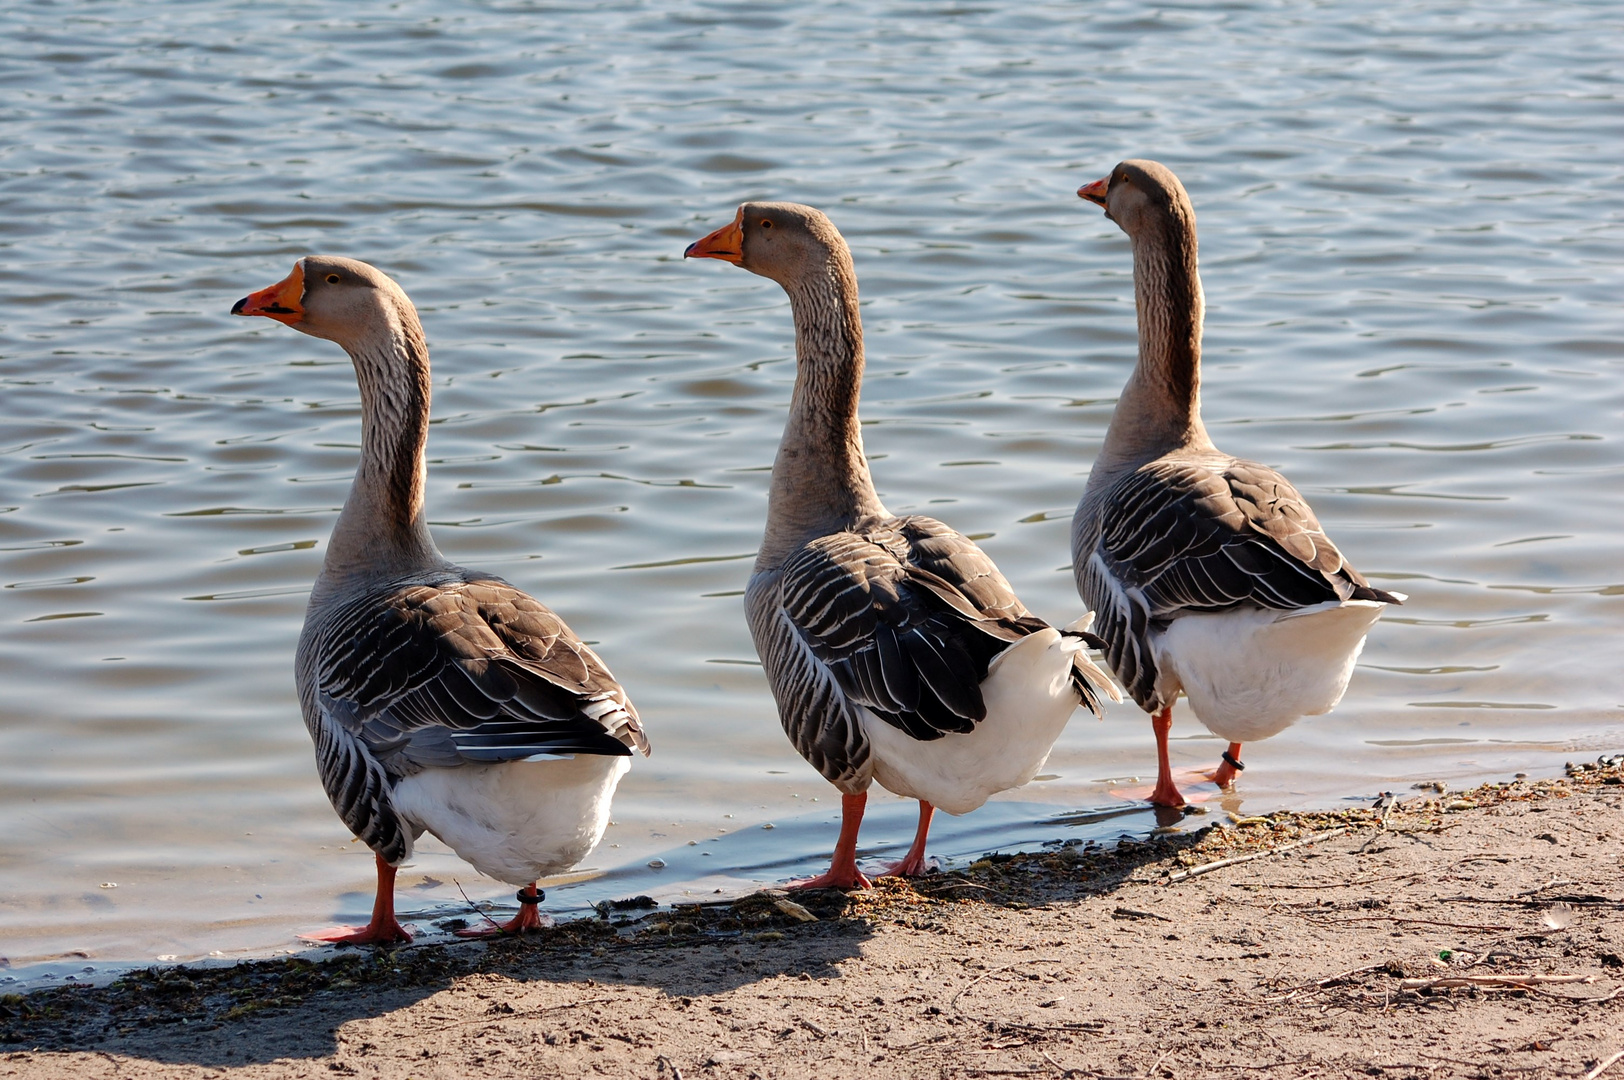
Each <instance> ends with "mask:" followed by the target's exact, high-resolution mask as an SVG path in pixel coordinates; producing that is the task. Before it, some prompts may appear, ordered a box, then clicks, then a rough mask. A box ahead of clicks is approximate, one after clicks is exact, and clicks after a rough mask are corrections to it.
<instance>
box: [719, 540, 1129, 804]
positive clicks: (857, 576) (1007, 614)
mask: <svg viewBox="0 0 1624 1080" xmlns="http://www.w3.org/2000/svg"><path fill="white" fill-rule="evenodd" d="M746 605H747V608H748V610H749V615H750V627H751V632H752V635H753V636H754V638H755V642H756V649H757V651H758V653H759V654H760V656H761V658H762V663H763V665H764V666H765V668H766V672H767V679H768V682H769V684H770V685H771V686H772V690H773V696H774V698H775V699H776V700H777V702H778V709H779V717H780V719H781V720H782V722H783V725H784V730H785V732H786V733H787V734H788V735H789V738H790V741H791V742H792V743H794V745H795V748H796V749H797V750H799V751H800V752H801V755H802V756H803V757H805V758H806V759H807V761H808V762H810V763H811V764H812V765H813V767H814V768H816V769H817V770H818V771H819V772H820V773H822V774H823V776H824V777H825V778H826V779H828V780H829V781H830V782H831V783H833V784H834V785H835V786H836V787H839V788H841V790H843V791H848V792H853V793H855V792H857V791H862V790H864V789H866V788H867V786H868V783H869V779H870V763H869V746H868V743H867V739H866V738H865V737H864V735H863V732H862V726H861V722H860V720H859V713H858V709H859V707H861V708H866V709H868V710H869V711H870V712H872V713H873V714H874V715H875V716H877V717H879V718H880V719H882V720H884V721H885V722H886V723H888V724H891V725H892V726H893V727H896V728H898V729H899V730H901V731H903V732H905V733H906V734H907V735H909V736H910V737H912V738H914V739H918V740H921V741H932V740H935V739H939V738H941V737H942V736H944V735H946V734H949V733H955V732H956V733H968V732H970V731H973V730H974V729H975V725H976V724H977V723H979V722H981V721H982V720H984V719H985V718H986V715H987V708H986V704H985V703H984V701H983V700H982V694H981V683H982V681H983V680H984V679H985V678H986V677H987V668H988V665H989V664H990V663H991V662H992V660H993V659H994V658H995V657H996V656H997V655H998V654H999V653H1001V652H1003V651H1004V650H1005V649H1007V648H1008V647H1009V646H1010V645H1011V644H1013V643H1014V642H1017V641H1019V640H1021V639H1022V638H1024V637H1026V636H1027V635H1029V634H1032V633H1035V632H1037V631H1039V630H1043V629H1045V628H1046V627H1047V624H1046V623H1045V622H1043V620H1041V619H1039V618H1037V617H1036V616H1034V615H1032V614H1031V613H1030V612H1028V611H1027V610H1026V608H1025V607H1024V606H1023V605H1022V604H1021V602H1020V600H1019V599H1018V598H1017V597H1016V596H1015V593H1014V591H1013V590H1012V589H1011V588H1010V585H1009V582H1008V581H1006V580H1005V579H1004V576H1003V575H1002V574H1000V573H999V572H998V568H997V567H996V566H995V565H993V562H992V560H991V559H989V558H988V557H987V556H986V554H985V553H984V552H982V550H981V549H980V548H979V547H977V546H976V545H975V544H974V543H973V542H971V541H970V540H968V539H966V538H965V537H964V536H962V535H960V534H959V533H957V532H954V531H953V530H952V529H950V528H948V527H947V526H946V525H944V524H942V523H941V522H939V521H936V520H933V519H931V518H927V517H901V518H898V517H885V518H880V519H871V520H868V521H863V522H859V523H858V524H857V525H855V526H854V527H852V528H851V529H848V530H843V531H841V532H836V533H831V534H829V535H827V536H821V537H818V538H817V539H815V540H812V541H810V542H808V543H806V544H804V545H803V546H801V547H800V548H799V549H798V550H796V551H795V552H794V553H793V554H791V555H790V556H789V558H787V559H786V560H785V561H784V563H783V564H782V565H781V566H780V567H778V568H777V569H773V570H767V571H762V572H759V573H757V574H756V575H755V576H754V577H753V578H752V579H751V582H750V588H749V590H748V592H747V595H746ZM1084 664H1086V660H1085V661H1084ZM1088 666H1089V667H1090V668H1092V665H1088ZM1093 674H1094V676H1095V677H1096V678H1101V676H1100V674H1099V672H1098V671H1097V669H1094V671H1093ZM1074 681H1075V683H1076V685H1077V687H1078V692H1079V695H1080V696H1081V698H1082V700H1083V702H1084V703H1085V704H1087V705H1088V706H1089V708H1091V709H1093V710H1094V711H1095V712H1096V713H1097V712H1098V711H1099V705H1098V700H1097V699H1098V693H1099V690H1098V688H1097V687H1096V686H1095V685H1094V684H1092V683H1090V682H1089V681H1088V678H1087V676H1086V675H1085V674H1084V668H1083V666H1081V665H1079V666H1078V667H1077V668H1075V669H1074Z"/></svg>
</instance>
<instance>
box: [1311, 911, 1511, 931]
mask: <svg viewBox="0 0 1624 1080" xmlns="http://www.w3.org/2000/svg"><path fill="white" fill-rule="evenodd" d="M1291 914H1293V915H1299V916H1301V917H1302V918H1305V919H1309V920H1310V921H1312V922H1317V923H1322V924H1324V925H1326V926H1337V925H1339V924H1343V923H1362V922H1395V923H1421V924H1423V925H1426V926H1447V927H1448V928H1449V929H1451V930H1478V931H1484V932H1492V933H1496V934H1503V933H1505V932H1506V931H1508V930H1515V929H1516V927H1514V926H1491V925H1489V924H1487V923H1461V922H1444V921H1442V920H1440V919H1412V918H1410V917H1409V916H1407V915H1354V916H1351V917H1350V918H1346V919H1324V918H1318V917H1316V915H1315V914H1314V913H1312V912H1307V911H1302V912H1297V911H1293V912H1291Z"/></svg>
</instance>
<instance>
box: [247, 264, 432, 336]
mask: <svg viewBox="0 0 1624 1080" xmlns="http://www.w3.org/2000/svg"><path fill="white" fill-rule="evenodd" d="M411 311H412V304H411V301H410V300H408V299H407V298H406V294H405V293H404V292H402V291H401V288H400V286H399V285H397V284H395V282H394V281H393V280H392V279H391V278H390V277H389V275H388V274H385V273H384V272H383V271H382V270H379V269H378V268H377V267H375V266H371V265H368V264H367V263H364V262H360V261H359V260H356V259H344V258H340V257H338V256H336V255H307V256H305V257H304V258H302V259H300V260H299V261H298V262H296V263H294V264H293V273H291V274H289V275H288V276H287V277H285V278H283V279H282V280H281V281H279V282H277V283H276V284H275V285H272V286H270V287H268V288H264V289H261V290H259V291H258V292H256V293H250V294H249V295H247V296H245V297H243V298H242V299H241V300H238V301H237V302H236V304H235V305H233V306H232V308H231V313H232V314H233V315H262V316H264V317H265V318H267V319H275V320H276V321H277V322H279V323H284V324H286V325H288V326H291V327H293V328H294V329H295V330H297V331H299V332H300V333H302V334H309V335H311V336H312V337H319V338H325V339H326V340H328V341H334V342H337V343H338V344H339V345H342V346H343V347H344V348H345V349H347V350H349V351H351V352H354V351H356V350H357V349H358V348H360V347H362V346H364V345H365V344H368V343H370V341H371V340H372V339H375V338H376V337H377V336H378V335H379V334H380V333H383V334H386V335H390V336H393V335H395V334H398V333H399V331H400V330H401V329H402V328H403V327H404V326H407V325H411V324H415V323H416V318H415V315H412V316H411V317H409V318H408V317H406V316H407V313H409V312H411Z"/></svg>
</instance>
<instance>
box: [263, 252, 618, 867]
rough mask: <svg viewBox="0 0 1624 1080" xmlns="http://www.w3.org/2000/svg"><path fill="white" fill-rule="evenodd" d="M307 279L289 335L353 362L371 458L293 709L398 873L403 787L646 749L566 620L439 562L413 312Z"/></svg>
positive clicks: (345, 517) (320, 595) (316, 615)
mask: <svg viewBox="0 0 1624 1080" xmlns="http://www.w3.org/2000/svg"><path fill="white" fill-rule="evenodd" d="M300 274H302V287H303V294H302V311H301V312H299V313H298V314H299V318H298V319H297V321H290V323H289V324H290V325H292V326H293V327H294V328H295V329H297V330H300V331H303V332H304V333H308V334H312V335H314V336H317V337H323V338H327V339H328V340H331V341H336V342H337V343H338V344H340V345H342V346H343V347H344V349H345V351H346V352H348V353H349V354H350V358H351V359H352V360H353V361H354V364H355V370H356V376H357V380H358V382H359V385H360V388H361V411H362V424H361V427H362V437H361V442H362V451H361V461H360V464H359V466H358V468H357V470H356V478H355V482H354V484H353V486H352V487H351V490H350V494H349V497H348V499H346V501H345V504H344V510H343V512H342V514H340V516H339V520H338V523H337V525H336V526H335V527H334V529H333V535H332V538H331V539H330V541H329V542H328V548H327V554H326V558H325V560H324V563H323V567H322V572H321V575H320V577H319V578H318V579H317V581H316V585H315V588H314V589H313V590H312V592H311V597H310V605H309V608H308V610H307V612H306V615H305V624H304V631H303V633H302V634H301V635H300V638H299V648H298V654H297V658H296V665H295V666H296V675H297V681H298V689H299V702H300V707H301V709H302V711H303V713H304V719H305V725H306V727H307V728H308V729H309V730H310V735H311V738H312V739H313V740H314V742H315V747H316V762H317V767H318V769H319V771H320V773H321V779H322V786H323V787H324V788H325V789H326V791H327V796H328V798H329V799H330V800H331V802H332V804H333V808H334V809H335V810H336V811H337V812H338V815H339V817H340V818H342V819H343V821H344V823H345V825H347V826H348V827H349V828H350V829H351V831H352V832H354V834H355V835H356V836H358V837H359V838H360V839H361V840H363V841H364V842H365V843H366V844H367V846H369V847H370V848H372V849H373V850H374V851H375V852H377V853H378V854H379V855H380V856H381V857H382V858H383V859H384V860H385V861H386V862H389V863H398V862H399V861H400V860H402V859H404V858H405V857H407V855H409V853H410V851H411V845H412V841H413V839H415V836H416V834H417V832H418V831H419V830H420V828H421V827H420V826H413V825H412V824H411V823H410V822H407V821H405V820H403V818H402V817H401V815H400V814H398V813H397V812H396V811H395V808H394V806H393V804H392V803H391V800H390V793H391V791H392V790H393V788H394V787H395V785H396V784H397V783H399V782H400V781H401V780H402V779H403V778H405V777H408V776H412V775H414V774H417V773H419V772H421V771H423V770H426V769H457V768H459V767H463V766H465V765H472V764H481V763H495V762H508V761H521V760H526V759H533V758H544V757H547V756H550V755H582V754H585V755H608V756H628V755H630V754H631V753H632V751H633V750H634V749H635V750H638V751H641V752H642V753H644V754H647V753H648V742H647V740H646V738H645V737H644V735H643V731H642V725H641V723H640V722H639V720H638V717H637V712H636V710H635V709H633V708H632V705H631V702H630V701H628V700H627V698H626V694H625V692H624V690H622V689H621V687H620V684H619V683H618V682H616V681H615V679H614V676H613V675H611V674H610V672H609V669H608V668H607V667H606V666H604V664H603V662H602V661H601V660H600V659H599V658H598V656H597V655H596V654H595V653H594V652H593V651H592V650H591V649H590V648H588V647H587V646H586V645H585V644H584V643H583V642H582V641H581V639H580V638H579V637H577V636H576V635H575V634H574V633H573V632H572V631H571V630H570V629H569V627H568V626H566V625H565V624H564V621H563V620H562V619H560V618H559V617H558V616H557V615H555V614H554V613H553V612H552V611H550V610H548V609H547V607H546V606H545V605H543V604H541V603H540V602H539V601H537V600H535V599H533V598H532V597H530V596H528V595H526V594H525V593H524V592H522V591H520V590H519V589H517V588H515V587H514V586H513V585H510V584H508V583H507V582H505V581H503V580H501V579H500V578H497V577H494V576H492V575H489V574H483V573H480V572H478V571H474V570H468V569H465V568H463V567H460V566H455V565H453V564H451V563H450V562H448V561H447V560H446V559H445V557H444V556H442V555H441V554H440V552H439V550H438V549H437V548H436V547H435V545H434V541H433V539H432V537H430V535H429V532H428V526H427V524H426V522H425V520H424V517H423V481H424V469H425V465H424V456H423V452H424V445H425V443H426V440H427V429H428V410H429V367H428V348H427V345H426V344H425V342H424V338H423V332H422V327H421V325H420V324H419V322H418V318H417V312H416V309H415V308H414V307H413V306H412V303H411V301H410V300H409V299H407V297H406V295H405V293H404V292H402V291H401V290H400V288H399V286H397V285H396V284H395V283H394V282H393V281H391V280H390V279H389V278H388V277H387V276H385V275H384V274H382V273H380V272H379V271H378V270H376V269H375V268H373V267H371V266H368V265H367V264H366V263H361V262H356V261H354V260H350V259H339V258H333V257H325V256H310V257H308V258H305V259H303V260H301V261H300V263H299V266H298V268H297V269H296V270H295V275H300ZM291 280H293V279H292V278H290V281H291ZM256 295H257V294H256ZM238 307H239V309H241V308H242V305H241V304H239V305H238ZM272 310H273V311H274V310H275V309H272ZM254 313H256V314H257V313H262V312H257V311H256V312H254ZM289 314H290V318H291V314H292V313H289ZM285 321H286V320H285Z"/></svg>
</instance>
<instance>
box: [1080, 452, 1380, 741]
mask: <svg viewBox="0 0 1624 1080" xmlns="http://www.w3.org/2000/svg"><path fill="white" fill-rule="evenodd" d="M1097 536H1098V539H1097V541H1096V543H1095V545H1094V546H1093V548H1092V549H1091V550H1089V551H1086V552H1085V551H1079V552H1077V553H1076V558H1077V560H1078V562H1077V567H1076V572H1077V580H1078V588H1079V591H1080V592H1081V594H1082V597H1083V600H1084V601H1085V602H1086V603H1087V604H1088V605H1089V606H1090V607H1091V608H1092V609H1094V611H1095V612H1096V614H1097V620H1098V621H1097V622H1096V624H1095V626H1094V630H1095V632H1096V633H1098V634H1099V635H1100V636H1101V637H1103V638H1104V639H1105V640H1106V642H1107V643H1108V644H1107V648H1106V658H1107V660H1108V661H1109V662H1110V664H1111V667H1112V669H1113V670H1114V671H1115V672H1116V675H1117V678H1118V679H1120V680H1121V681H1122V684H1123V686H1124V687H1126V688H1127V689H1128V691H1129V693H1131V694H1132V695H1133V697H1134V699H1135V700H1136V701H1138V702H1139V704H1140V705H1142V706H1143V707H1145V708H1147V709H1155V708H1160V707H1161V706H1162V705H1163V704H1165V703H1164V702H1160V701H1158V700H1157V699H1156V695H1155V689H1154V687H1155V681H1156V670H1155V662H1154V660H1153V658H1152V657H1151V655H1150V649H1149V642H1148V635H1149V633H1150V631H1151V630H1152V629H1158V628H1161V627H1165V626H1166V625H1167V623H1168V622H1169V621H1170V620H1172V619H1173V618H1176V617H1177V616H1178V615H1179V614H1181V613H1184V612H1195V611H1223V610H1226V609H1228V608H1233V607H1238V606H1241V605H1243V604H1245V605H1253V606H1257V607H1264V608H1275V609H1280V610H1292V609H1295V608H1303V607H1311V606H1313V605H1315V604H1322V603H1327V602H1329V601H1335V600H1381V601H1385V602H1388V603H1397V602H1398V598H1397V597H1395V596H1394V595H1393V594H1391V593H1388V592H1384V591H1383V590H1381V589H1376V588H1373V587H1372V586H1371V585H1370V583H1369V582H1367V581H1366V580H1365V579H1364V577H1363V576H1362V575H1360V574H1359V572H1358V571H1356V570H1355V569H1354V568H1353V567H1352V566H1350V565H1348V563H1347V560H1345V559H1344V558H1343V557H1342V553H1341V552H1340V551H1338V550H1337V548H1336V545H1335V544H1333V543H1331V540H1330V538H1329V537H1327V536H1326V535H1325V531H1324V529H1322V528H1321V527H1320V524H1319V521H1318V519H1316V518H1315V517H1314V512H1313V510H1311V509H1310V508H1309V506H1308V502H1307V501H1306V500H1305V499H1304V498H1303V497H1302V496H1301V495H1300V494H1298V492H1297V489H1296V488H1294V487H1292V486H1291V484H1290V482H1289V481H1287V480H1286V478H1285V477H1283V476H1281V475H1280V474H1279V473H1277V472H1275V471H1274V470H1273V469H1271V468H1269V467H1268V466H1266V465H1259V464H1257V463H1255V462H1250V461H1238V460H1237V461H1231V462H1230V463H1228V465H1227V466H1225V467H1223V468H1215V467H1211V466H1206V465H1202V464H1197V463H1191V462H1180V461H1168V460H1161V461H1154V462H1151V463H1150V464H1148V465H1145V466H1143V467H1141V468H1139V469H1137V470H1136V471H1134V472H1132V473H1130V474H1128V475H1127V476H1125V477H1123V478H1122V479H1120V480H1118V481H1117V483H1116V484H1115V486H1113V487H1112V489H1111V490H1110V491H1109V492H1107V494H1106V496H1105V498H1104V499H1102V500H1101V503H1100V511H1099V522H1098V534H1097Z"/></svg>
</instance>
